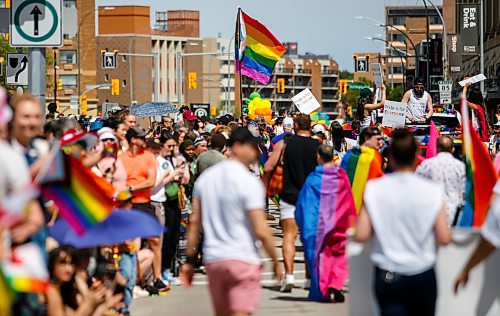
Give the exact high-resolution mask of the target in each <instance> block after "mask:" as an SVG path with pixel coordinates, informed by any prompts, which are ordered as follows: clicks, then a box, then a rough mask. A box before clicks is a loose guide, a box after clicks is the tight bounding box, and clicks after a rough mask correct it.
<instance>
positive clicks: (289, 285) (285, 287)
mask: <svg viewBox="0 0 500 316" xmlns="http://www.w3.org/2000/svg"><path fill="white" fill-rule="evenodd" d="M294 283H295V277H294V276H293V274H287V275H285V277H284V278H283V281H282V282H281V289H280V292H282V293H291V292H292V289H293V286H294Z"/></svg>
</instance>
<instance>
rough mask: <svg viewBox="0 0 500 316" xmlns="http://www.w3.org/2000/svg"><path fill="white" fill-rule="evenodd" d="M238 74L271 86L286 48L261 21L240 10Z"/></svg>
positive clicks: (237, 48) (236, 35)
mask: <svg viewBox="0 0 500 316" xmlns="http://www.w3.org/2000/svg"><path fill="white" fill-rule="evenodd" d="M235 39H236V40H235V46H236V47H235V50H234V53H235V61H236V73H240V74H242V75H244V76H247V77H249V78H252V79H254V80H256V81H258V82H260V83H262V84H264V85H267V84H269V81H270V80H271V76H272V73H273V70H274V66H275V65H276V63H277V62H278V61H279V60H280V59H281V57H282V56H283V55H284V54H285V52H286V49H285V47H284V46H283V45H282V44H281V43H280V41H278V39H276V37H274V35H273V34H272V33H271V32H270V31H269V30H268V29H267V28H266V27H265V26H264V25H262V24H261V23H260V22H259V21H257V20H255V19H253V18H251V17H250V16H248V15H247V14H245V12H243V11H242V10H241V9H238V17H237V20H236V34H235Z"/></svg>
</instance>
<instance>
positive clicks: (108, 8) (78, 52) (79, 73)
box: [76, 7, 115, 100]
mask: <svg viewBox="0 0 500 316" xmlns="http://www.w3.org/2000/svg"><path fill="white" fill-rule="evenodd" d="M114 9H115V7H98V8H96V9H94V10H92V11H90V12H88V13H87V14H86V15H85V16H84V17H83V18H82V19H81V20H80V23H79V24H78V29H77V31H76V34H77V36H78V38H77V40H78V41H77V49H76V52H77V54H78V100H80V95H81V91H82V90H81V78H80V77H81V70H80V69H81V67H80V55H81V54H80V28H81V27H82V25H83V22H85V20H86V19H87V18H88V17H89V16H90V15H91V14H95V13H96V11H99V10H105V11H108V10H114ZM93 31H94V30H93ZM94 32H95V31H94Z"/></svg>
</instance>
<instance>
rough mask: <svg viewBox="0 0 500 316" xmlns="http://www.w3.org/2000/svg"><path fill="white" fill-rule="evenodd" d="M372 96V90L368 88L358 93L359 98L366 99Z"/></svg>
mask: <svg viewBox="0 0 500 316" xmlns="http://www.w3.org/2000/svg"><path fill="white" fill-rule="evenodd" d="M372 94H373V92H372V90H371V89H370V88H363V89H361V91H359V96H360V97H362V98H366V97H368V96H371V95H372Z"/></svg>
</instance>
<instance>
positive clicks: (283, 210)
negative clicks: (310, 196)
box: [280, 200, 295, 221]
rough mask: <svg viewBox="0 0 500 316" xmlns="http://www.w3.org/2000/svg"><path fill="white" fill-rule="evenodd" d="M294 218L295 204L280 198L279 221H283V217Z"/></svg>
mask: <svg viewBox="0 0 500 316" xmlns="http://www.w3.org/2000/svg"><path fill="white" fill-rule="evenodd" d="M294 218H295V205H292V204H288V203H287V202H285V201H283V200H281V201H280V221H284V220H285V219H294Z"/></svg>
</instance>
